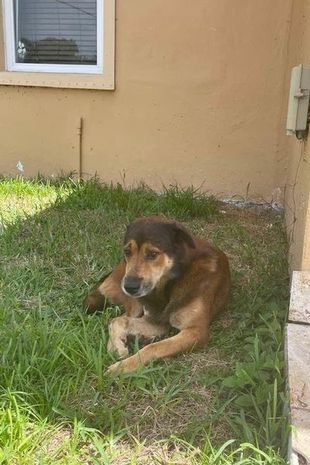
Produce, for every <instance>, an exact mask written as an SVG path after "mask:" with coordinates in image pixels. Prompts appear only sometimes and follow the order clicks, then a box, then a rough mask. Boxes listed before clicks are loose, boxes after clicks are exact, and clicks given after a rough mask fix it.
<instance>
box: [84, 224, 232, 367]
mask: <svg viewBox="0 0 310 465" xmlns="http://www.w3.org/2000/svg"><path fill="white" fill-rule="evenodd" d="M124 255H125V258H124V260H123V261H122V262H121V263H120V264H119V265H118V266H116V267H115V268H114V269H113V271H112V272H111V273H110V274H109V275H107V276H105V277H104V278H102V279H101V280H100V282H99V283H97V284H96V285H95V286H94V288H93V289H92V290H91V292H90V294H89V295H88V296H87V297H86V299H85V301H84V306H85V308H86V311H87V312H88V313H93V312H95V311H98V310H99V311H100V310H102V309H103V308H104V306H105V303H106V301H109V302H110V303H112V304H117V305H123V306H124V308H125V314H124V315H123V316H120V317H117V318H114V319H113V320H111V322H110V324H109V342H108V350H109V351H114V352H117V353H118V355H119V357H120V358H124V360H122V361H120V362H117V363H114V364H113V365H112V366H110V367H109V369H108V372H115V371H116V372H119V371H122V372H132V371H135V370H136V369H137V367H138V366H139V364H146V363H148V362H150V361H151V360H157V359H160V358H166V357H171V356H174V355H176V354H179V353H182V352H186V351H190V350H192V349H193V348H194V347H205V346H206V345H207V343H208V338H209V326H210V322H211V320H212V319H213V317H214V316H215V315H216V313H218V312H219V311H220V310H221V309H222V308H223V307H225V305H226V303H227V299H228V295H229V288H230V273H229V265H228V261H227V258H226V255H225V254H224V253H223V252H221V251H220V250H219V249H217V248H216V247H214V246H212V245H211V244H210V243H209V242H208V241H207V240H205V239H200V238H197V237H194V236H192V235H191V234H190V232H189V231H187V229H186V228H185V227H184V226H183V225H181V224H180V223H177V222H175V221H170V220H167V219H165V218H162V217H154V216H153V217H148V218H139V219H137V220H135V221H134V222H133V223H131V224H130V225H129V226H128V227H127V231H126V234H125V240H124ZM171 328H175V329H177V330H178V333H177V334H176V335H174V336H171V337H168V338H166V339H163V340H160V341H158V342H152V341H154V339H155V338H158V337H163V336H166V335H167V334H168V333H169V330H171ZM129 336H137V337H142V338H143V339H144V340H146V341H147V342H148V345H146V346H145V347H143V348H142V349H140V350H139V351H138V352H137V353H136V354H135V355H132V356H130V357H128V358H125V357H127V356H128V354H129V352H128V348H127V345H126V343H127V339H128V337H129Z"/></svg>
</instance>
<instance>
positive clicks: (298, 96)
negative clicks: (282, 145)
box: [286, 65, 310, 137]
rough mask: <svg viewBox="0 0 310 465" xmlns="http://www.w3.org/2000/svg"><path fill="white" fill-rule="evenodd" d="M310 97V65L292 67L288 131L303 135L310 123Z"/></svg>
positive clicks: (292, 133)
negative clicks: (309, 119) (309, 114)
mask: <svg viewBox="0 0 310 465" xmlns="http://www.w3.org/2000/svg"><path fill="white" fill-rule="evenodd" d="M309 97H310V65H298V66H294V68H292V74H291V85H290V94H289V102H288V111H287V121H286V133H287V135H289V136H290V135H296V136H297V137H302V134H303V133H305V131H306V129H307V124H308V109H309Z"/></svg>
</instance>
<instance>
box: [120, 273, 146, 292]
mask: <svg viewBox="0 0 310 465" xmlns="http://www.w3.org/2000/svg"><path fill="white" fill-rule="evenodd" d="M141 282H142V279H141V278H137V277H136V276H126V278H125V279H124V289H125V291H126V292H128V294H131V295H134V294H136V293H137V292H138V291H139V289H140V286H141Z"/></svg>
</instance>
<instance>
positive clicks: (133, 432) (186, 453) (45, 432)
mask: <svg viewBox="0 0 310 465" xmlns="http://www.w3.org/2000/svg"><path fill="white" fill-rule="evenodd" d="M161 213H162V214H165V215H167V216H170V217H174V218H176V219H179V220H182V221H183V222H184V223H185V224H187V226H188V227H189V228H190V229H191V230H192V231H193V232H195V233H197V234H200V235H202V236H207V237H209V238H210V239H211V240H212V241H213V242H214V243H215V244H216V245H218V246H220V247H221V248H223V249H224V250H225V251H226V253H227V254H228V256H229V259H230V263H231V268H232V278H233V295H232V300H231V304H230V308H229V310H228V311H227V312H225V313H224V314H223V315H221V316H220V318H218V319H217V321H215V322H214V324H213V326H212V331H211V342H210V345H209V348H208V349H207V350H206V351H204V352H198V353H192V354H187V355H181V356H179V357H177V358H176V359H174V360H171V361H169V362H158V363H156V364H153V365H150V366H148V367H145V368H141V370H140V371H139V372H138V373H136V374H133V375H123V376H121V377H120V378H119V379H118V380H117V381H113V379H110V378H108V377H106V376H105V375H104V370H105V368H106V367H107V366H108V365H109V364H110V363H112V362H113V360H112V358H111V356H110V355H109V354H108V353H107V352H106V343H107V332H106V329H107V321H108V319H109V318H110V317H111V316H115V315H116V314H118V313H119V312H120V309H118V308H110V309H108V310H107V312H106V313H105V314H103V315H101V316H99V317H98V316H92V317H89V316H85V315H83V314H82V312H81V301H82V299H83V297H84V296H85V294H86V293H87V290H88V288H89V286H91V285H92V284H93V283H94V282H95V281H96V280H97V279H98V278H99V277H100V276H101V275H102V274H103V273H105V272H106V271H108V270H109V269H110V268H111V267H112V266H113V265H115V264H116V263H117V261H118V260H119V258H120V256H121V241H122V235H123V232H124V228H125V226H126V224H127V223H128V221H130V220H131V219H132V218H134V217H136V216H139V215H148V214H161ZM286 254H287V244H286V239H285V234H284V228H283V218H282V216H281V215H280V214H279V213H276V212H274V211H272V210H267V209H265V210H264V209H253V208H252V209H238V208H235V207H232V206H228V205H223V204H219V203H217V201H216V200H215V199H214V198H212V197H209V196H207V195H205V194H202V193H201V192H199V191H196V190H194V189H192V188H188V189H181V188H179V187H178V186H171V187H169V188H165V189H163V192H162V193H161V194H157V193H155V192H154V191H152V190H151V189H149V188H148V187H147V186H143V185H140V186H137V187H136V188H132V189H128V190H125V189H124V188H123V187H122V186H121V185H117V186H112V185H100V184H99V183H98V182H97V181H96V180H91V181H88V182H81V183H80V182H76V181H73V180H70V179H61V180H56V181H48V180H45V179H37V180H35V181H27V180H24V179H22V178H20V179H1V180H0V256H1V265H0V341H1V354H0V464H10V465H11V464H13V465H15V464H16V465H28V464H29V465H30V464H31V465H32V464H40V465H47V464H53V465H54V464H56V465H64V464H70V465H71V464H73V465H74V464H98V465H99V464H100V465H101V464H132V465H134V464H146V465H150V464H159V463H165V464H171V465H172V464H180V463H186V464H193V465H211V464H214V465H224V464H225V465H226V464H240V465H246V464H248V465H254V464H262V465H263V464H279V465H280V464H284V463H285V460H284V459H283V457H284V456H285V450H286V441H287V428H288V427H287V420H286V399H285V395H284V392H285V387H284V376H283V325H284V321H285V317H286V311H287V301H288V274H287V262H286Z"/></svg>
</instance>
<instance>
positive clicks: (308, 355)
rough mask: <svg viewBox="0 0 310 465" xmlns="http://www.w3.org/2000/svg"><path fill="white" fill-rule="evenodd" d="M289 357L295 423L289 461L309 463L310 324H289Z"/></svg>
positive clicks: (291, 404)
mask: <svg viewBox="0 0 310 465" xmlns="http://www.w3.org/2000/svg"><path fill="white" fill-rule="evenodd" d="M286 358H287V376H288V387H289V398H290V410H291V425H292V433H291V440H290V448H289V449H290V451H289V456H290V464H291V465H310V326H308V325H302V324H301V325H300V324H295V323H289V324H288V325H287V328H286Z"/></svg>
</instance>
